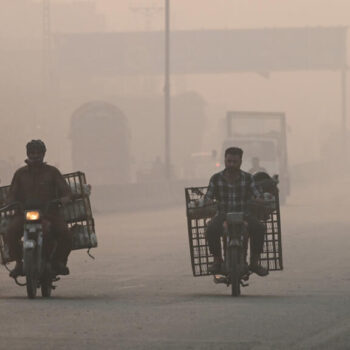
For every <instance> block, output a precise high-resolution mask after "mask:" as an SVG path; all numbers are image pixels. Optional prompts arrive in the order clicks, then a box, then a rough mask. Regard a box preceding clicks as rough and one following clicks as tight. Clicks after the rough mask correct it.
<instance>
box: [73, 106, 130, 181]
mask: <svg viewBox="0 0 350 350" xmlns="http://www.w3.org/2000/svg"><path fill="white" fill-rule="evenodd" d="M70 137H71V142H72V163H73V167H74V168H75V169H81V170H82V171H84V172H87V173H89V179H90V183H91V184H92V185H115V184H125V183H128V182H130V163H131V156H130V131H129V128H128V123H127V119H126V117H125V115H124V114H123V112H122V111H121V110H120V109H119V108H117V107H116V106H114V105H113V104H110V103H106V102H89V103H87V104H85V105H83V106H81V107H80V108H79V109H77V110H76V111H75V112H74V113H73V116H72V118H71V131H70Z"/></svg>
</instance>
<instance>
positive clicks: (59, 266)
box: [52, 261, 69, 276]
mask: <svg viewBox="0 0 350 350" xmlns="http://www.w3.org/2000/svg"><path fill="white" fill-rule="evenodd" d="M52 270H53V271H54V272H55V274H56V275H63V276H67V275H69V268H68V267H67V266H66V265H65V264H64V263H63V262H61V261H57V262H54V263H53V264H52Z"/></svg>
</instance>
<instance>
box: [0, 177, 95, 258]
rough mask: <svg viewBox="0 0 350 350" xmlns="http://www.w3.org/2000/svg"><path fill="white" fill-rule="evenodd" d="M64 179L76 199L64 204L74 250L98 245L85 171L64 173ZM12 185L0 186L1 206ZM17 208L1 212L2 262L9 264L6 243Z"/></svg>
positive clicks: (0, 242) (0, 251) (0, 241)
mask: <svg viewBox="0 0 350 350" xmlns="http://www.w3.org/2000/svg"><path fill="white" fill-rule="evenodd" d="M63 177H64V179H65V180H66V182H67V183H68V185H69V187H70V188H71V191H72V193H73V194H74V197H76V199H75V200H74V201H72V202H71V203H69V204H67V205H64V206H63V207H62V208H61V210H62V211H63V214H64V218H65V220H66V222H67V225H68V228H69V229H70V230H71V232H72V237H73V241H72V250H78V249H90V248H95V247H97V237H96V233H95V222H94V218H93V215H92V210H91V203H90V186H89V185H88V184H87V183H86V177H85V174H84V173H83V172H80V171H78V172H73V173H69V174H64V175H63ZM9 189H10V186H2V187H0V206H1V207H2V206H3V205H4V204H5V202H6V198H7V194H8V192H9ZM14 214H15V210H8V211H2V212H0V263H1V264H7V263H8V262H11V261H12V260H11V259H10V256H9V251H8V247H7V244H6V239H5V237H6V231H7V226H8V224H9V221H10V220H11V217H12V216H13V215H14Z"/></svg>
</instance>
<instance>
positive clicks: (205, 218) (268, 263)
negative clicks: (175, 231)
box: [185, 187, 283, 276]
mask: <svg viewBox="0 0 350 350" xmlns="http://www.w3.org/2000/svg"><path fill="white" fill-rule="evenodd" d="M207 190H208V187H188V188H185V197H186V212H187V227H188V238H189V246H190V256H191V265H192V272H193V275H194V276H208V275H210V274H211V273H210V272H209V271H208V265H209V264H211V263H212V262H213V260H214V258H213V256H212V255H211V254H210V251H209V246H208V243H207V240H206V238H205V231H206V229H207V225H208V223H209V221H210V220H211V219H212V218H213V217H214V216H215V214H216V212H217V205H216V204H215V203H214V204H212V205H208V206H204V207H201V208H196V207H195V206H194V202H195V201H198V200H201V199H203V197H204V196H205V194H206V192H207ZM275 198H276V205H275V209H274V210H273V211H272V212H271V213H269V215H268V216H265V217H264V218H261V219H260V221H261V222H262V223H263V224H264V225H265V228H266V231H265V237H264V247H263V252H262V254H261V255H260V263H261V265H262V266H264V267H266V268H268V269H269V271H279V270H282V269H283V261H282V241H281V222H280V209H279V201H278V193H276V194H275Z"/></svg>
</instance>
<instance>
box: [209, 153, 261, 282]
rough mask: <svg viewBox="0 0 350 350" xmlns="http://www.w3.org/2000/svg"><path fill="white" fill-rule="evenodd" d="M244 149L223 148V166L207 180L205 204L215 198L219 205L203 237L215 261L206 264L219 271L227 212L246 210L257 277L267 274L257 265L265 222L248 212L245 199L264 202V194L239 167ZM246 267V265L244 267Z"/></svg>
mask: <svg viewBox="0 0 350 350" xmlns="http://www.w3.org/2000/svg"><path fill="white" fill-rule="evenodd" d="M242 156H243V150H242V149H240V148H237V147H230V148H228V149H226V151H225V169H224V170H223V171H221V172H219V173H216V174H214V175H213V176H212V177H211V179H210V182H209V187H208V191H207V193H206V195H205V197H204V203H210V202H212V201H213V200H214V199H215V200H216V202H217V204H218V213H217V215H216V216H215V217H214V218H213V219H212V220H211V221H210V223H209V224H208V228H207V232H206V237H207V241H208V245H209V249H210V252H211V254H213V256H214V262H213V264H212V265H211V266H209V270H210V272H212V273H214V274H215V273H219V272H220V269H221V264H222V262H223V260H222V255H221V244H220V235H221V234H222V232H223V229H224V228H225V227H227V223H226V221H225V220H226V213H229V212H245V213H246V214H247V217H246V224H247V228H248V232H249V236H250V241H251V242H250V245H251V257H250V270H251V271H252V272H255V273H256V274H258V275H259V276H266V275H267V274H268V270H267V269H266V268H264V267H263V266H261V265H260V264H259V257H260V253H261V252H262V249H263V244H264V234H265V228H264V225H263V224H262V223H261V222H260V221H259V220H258V219H257V218H256V217H255V216H253V215H251V214H249V211H248V201H249V200H251V199H254V200H255V201H257V202H261V203H264V200H263V193H261V192H260V191H259V189H258V187H257V186H256V184H255V182H254V179H253V177H252V175H251V174H249V173H247V172H244V171H242V170H241V164H242ZM247 267H248V266H247Z"/></svg>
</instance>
